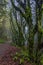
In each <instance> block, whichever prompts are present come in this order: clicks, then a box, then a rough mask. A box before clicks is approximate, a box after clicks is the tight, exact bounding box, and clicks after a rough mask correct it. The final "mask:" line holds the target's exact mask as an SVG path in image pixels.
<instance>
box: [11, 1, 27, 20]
mask: <svg viewBox="0 0 43 65" xmlns="http://www.w3.org/2000/svg"><path fill="white" fill-rule="evenodd" d="M11 3H12V6H13V7H14V8H15V9H16V10H17V11H19V12H20V13H21V15H22V16H23V17H24V18H25V19H26V16H25V14H24V13H23V12H22V11H21V9H20V8H19V7H17V6H15V4H14V2H13V0H11Z"/></svg>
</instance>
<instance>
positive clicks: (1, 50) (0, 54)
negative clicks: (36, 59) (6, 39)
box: [0, 44, 31, 65]
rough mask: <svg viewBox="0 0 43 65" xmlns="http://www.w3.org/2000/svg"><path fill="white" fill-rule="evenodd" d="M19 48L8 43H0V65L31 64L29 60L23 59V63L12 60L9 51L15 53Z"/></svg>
mask: <svg viewBox="0 0 43 65" xmlns="http://www.w3.org/2000/svg"><path fill="white" fill-rule="evenodd" d="M19 51H20V48H16V47H14V46H10V45H8V44H1V45H0V65H31V64H30V63H29V62H27V61H25V62H24V63H23V64H19V61H18V60H17V61H14V60H13V59H12V57H11V53H13V54H15V53H16V52H19Z"/></svg>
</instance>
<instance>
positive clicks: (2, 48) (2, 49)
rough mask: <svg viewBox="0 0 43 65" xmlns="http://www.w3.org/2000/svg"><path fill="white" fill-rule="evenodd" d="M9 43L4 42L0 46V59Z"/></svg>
mask: <svg viewBox="0 0 43 65" xmlns="http://www.w3.org/2000/svg"><path fill="white" fill-rule="evenodd" d="M10 43H11V41H6V42H5V43H3V44H0V57H1V56H3V55H4V54H5V52H6V50H8V49H9V47H10Z"/></svg>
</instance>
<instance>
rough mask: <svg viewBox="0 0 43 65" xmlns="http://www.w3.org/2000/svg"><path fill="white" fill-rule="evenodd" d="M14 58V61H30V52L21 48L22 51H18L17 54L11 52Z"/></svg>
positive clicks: (21, 62)
mask: <svg viewBox="0 0 43 65" xmlns="http://www.w3.org/2000/svg"><path fill="white" fill-rule="evenodd" d="M11 56H12V58H13V60H14V61H17V60H19V64H23V63H24V62H25V60H27V61H30V59H29V58H28V53H27V51H24V50H21V51H20V52H16V54H15V55H14V54H11Z"/></svg>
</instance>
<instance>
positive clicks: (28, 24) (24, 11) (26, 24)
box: [0, 0, 43, 65]
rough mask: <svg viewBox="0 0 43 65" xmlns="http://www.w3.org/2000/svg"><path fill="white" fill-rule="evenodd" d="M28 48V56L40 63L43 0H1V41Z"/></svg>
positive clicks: (42, 52) (42, 39)
mask: <svg viewBox="0 0 43 65" xmlns="http://www.w3.org/2000/svg"><path fill="white" fill-rule="evenodd" d="M2 39H4V40H11V42H10V43H13V45H18V46H19V47H21V48H25V49H28V55H29V56H28V57H29V59H30V60H31V61H32V60H33V61H35V62H36V63H37V65H40V62H39V61H40V59H39V57H40V56H41V55H43V0H0V42H2V41H1V40H2Z"/></svg>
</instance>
